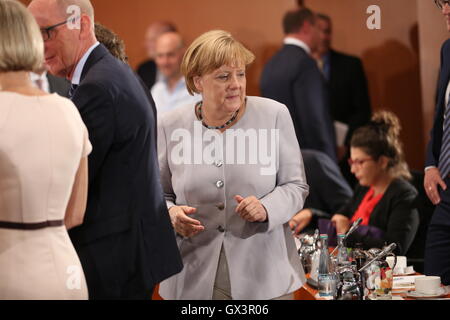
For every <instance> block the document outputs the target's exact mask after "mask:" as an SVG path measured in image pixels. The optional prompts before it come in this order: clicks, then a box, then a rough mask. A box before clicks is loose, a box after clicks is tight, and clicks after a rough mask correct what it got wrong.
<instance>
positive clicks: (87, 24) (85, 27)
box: [80, 14, 94, 39]
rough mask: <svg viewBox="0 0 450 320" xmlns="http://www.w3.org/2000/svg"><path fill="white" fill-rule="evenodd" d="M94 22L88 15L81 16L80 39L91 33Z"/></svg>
mask: <svg viewBox="0 0 450 320" xmlns="http://www.w3.org/2000/svg"><path fill="white" fill-rule="evenodd" d="M93 24H94V22H93V21H91V18H89V16H88V15H85V14H82V15H81V17H80V39H85V38H87V37H88V35H90V33H91V30H92V29H93Z"/></svg>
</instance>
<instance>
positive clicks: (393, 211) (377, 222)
mask: <svg viewBox="0 0 450 320" xmlns="http://www.w3.org/2000/svg"><path fill="white" fill-rule="evenodd" d="M368 191H369V188H367V187H362V186H360V185H358V186H357V187H356V189H355V194H354V196H353V198H352V199H351V200H350V201H349V202H348V203H347V204H346V205H345V206H344V207H343V208H341V210H339V212H338V213H340V214H343V215H345V216H347V217H348V218H350V219H351V218H352V217H353V215H354V213H355V212H356V210H357V209H358V207H359V205H360V204H361V201H362V200H363V198H364V196H365V195H366V193H367V192H368ZM417 194H418V193H417V190H416V189H415V188H414V187H413V185H411V184H410V183H409V182H407V181H406V180H404V179H395V180H393V181H392V182H391V184H390V185H389V187H388V188H387V190H386V192H385V193H384V195H383V197H382V198H381V200H380V202H378V204H377V205H376V206H375V208H374V210H373V212H372V214H371V216H370V220H369V225H371V226H375V227H377V228H379V229H381V230H382V231H384V239H381V240H380V239H376V238H371V237H361V236H360V235H359V234H357V233H354V234H353V235H351V236H350V237H349V238H348V244H349V246H354V244H356V243H358V242H360V243H362V244H363V246H364V248H365V249H370V248H382V247H383V246H384V245H385V242H387V244H390V243H392V242H395V243H396V244H397V249H396V253H397V254H400V255H405V254H406V252H407V251H408V248H409V246H410V245H411V243H412V242H413V240H414V237H415V235H416V232H417V229H418V227H419V212H418V211H417V209H416V207H415V199H416V197H417Z"/></svg>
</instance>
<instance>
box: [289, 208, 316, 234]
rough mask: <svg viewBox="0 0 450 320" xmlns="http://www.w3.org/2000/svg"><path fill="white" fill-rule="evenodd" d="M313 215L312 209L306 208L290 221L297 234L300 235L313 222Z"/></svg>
mask: <svg viewBox="0 0 450 320" xmlns="http://www.w3.org/2000/svg"><path fill="white" fill-rule="evenodd" d="M312 217H313V213H312V211H311V210H310V209H304V210H302V211H300V212H299V213H297V214H296V215H295V216H294V217H293V218H292V219H291V220H290V221H289V227H290V228H291V230H292V231H293V232H294V234H295V235H298V234H299V233H300V232H301V231H302V230H303V229H305V227H306V226H307V225H308V224H309V223H310V222H311V220H312Z"/></svg>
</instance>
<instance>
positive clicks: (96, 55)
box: [80, 44, 109, 84]
mask: <svg viewBox="0 0 450 320" xmlns="http://www.w3.org/2000/svg"><path fill="white" fill-rule="evenodd" d="M107 54H109V51H108V49H106V48H105V46H104V45H102V44H100V45H98V46H97V47H96V48H95V49H94V50H93V51H92V52H91V54H90V55H89V57H88V59H87V60H86V63H85V65H84V67H83V71H82V72H81V77H80V84H81V83H82V82H83V79H84V78H85V77H86V75H87V73H88V71H89V70H90V69H91V68H92V66H94V65H95V64H96V63H97V62H98V61H99V60H100V59H101V58H103V57H104V56H106V55H107Z"/></svg>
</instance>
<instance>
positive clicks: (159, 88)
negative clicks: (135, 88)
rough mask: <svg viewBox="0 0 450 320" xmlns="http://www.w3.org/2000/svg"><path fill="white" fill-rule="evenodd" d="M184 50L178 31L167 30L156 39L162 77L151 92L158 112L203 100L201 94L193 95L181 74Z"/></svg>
mask: <svg viewBox="0 0 450 320" xmlns="http://www.w3.org/2000/svg"><path fill="white" fill-rule="evenodd" d="M184 52H185V45H184V41H183V39H182V37H181V35H180V34H179V33H177V32H166V33H164V34H162V35H161V36H159V38H158V39H157V40H156V48H155V53H156V55H155V62H156V66H157V67H158V70H159V72H161V79H160V80H159V81H158V82H157V83H155V85H154V86H153V88H152V91H151V92H152V96H153V99H154V100H155V104H156V109H157V111H158V113H162V112H167V111H170V110H173V109H175V108H177V107H180V106H183V105H186V104H189V103H192V104H194V103H195V102H197V101H200V100H201V97H200V96H198V95H196V96H191V95H190V94H189V92H188V91H187V88H186V82H185V80H184V77H183V75H182V74H181V61H182V60H183V55H184Z"/></svg>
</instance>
